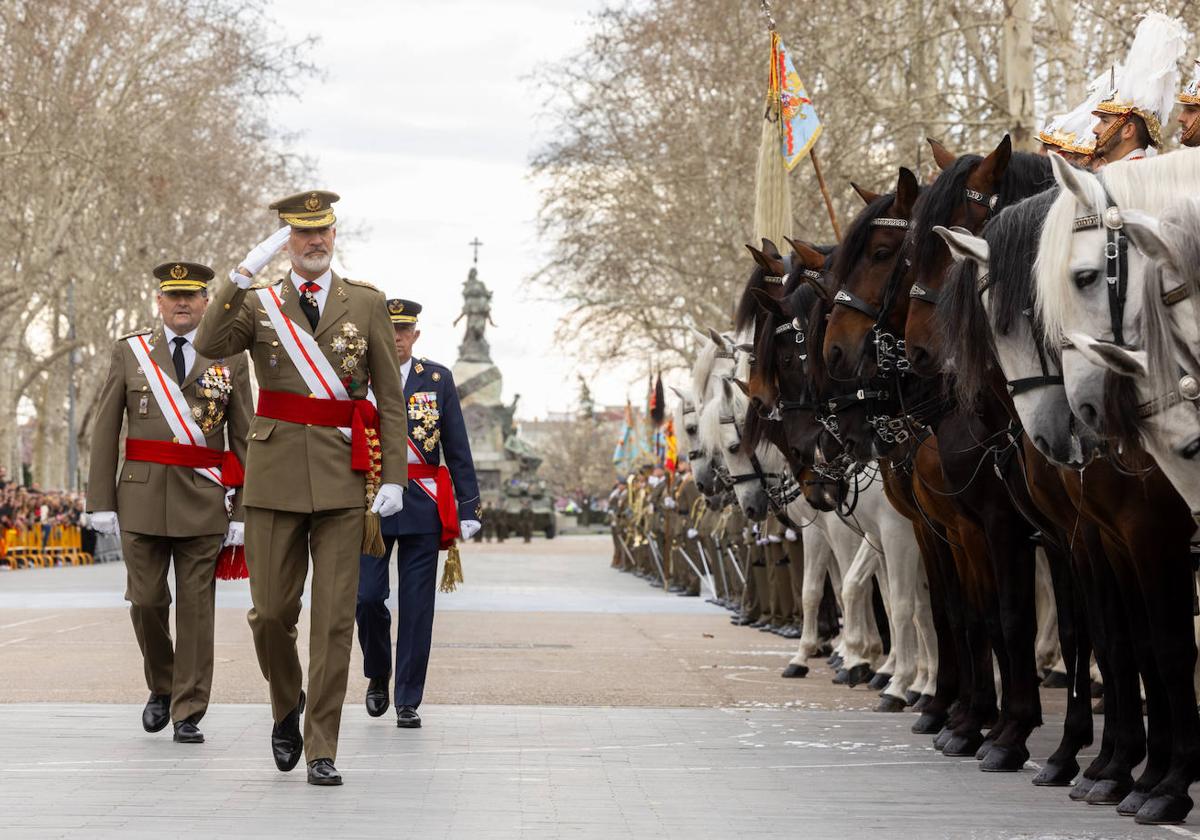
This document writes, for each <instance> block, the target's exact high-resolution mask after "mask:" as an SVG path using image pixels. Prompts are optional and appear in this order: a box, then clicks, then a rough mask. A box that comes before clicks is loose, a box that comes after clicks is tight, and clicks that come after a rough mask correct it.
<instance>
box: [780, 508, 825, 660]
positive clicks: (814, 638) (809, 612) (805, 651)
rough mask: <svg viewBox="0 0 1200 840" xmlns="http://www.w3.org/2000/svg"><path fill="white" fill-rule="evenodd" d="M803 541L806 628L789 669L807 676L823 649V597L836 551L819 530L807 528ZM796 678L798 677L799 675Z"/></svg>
mask: <svg viewBox="0 0 1200 840" xmlns="http://www.w3.org/2000/svg"><path fill="white" fill-rule="evenodd" d="M801 537H802V539H803V540H804V590H803V600H804V625H803V628H802V632H801V634H800V643H799V645H797V648H796V655H795V656H793V657H792V661H791V662H789V663H788V669H792V668H793V666H795V668H796V670H797V672H798V671H799V669H801V668H803V669H804V673H805V674H807V673H808V664H807V662H808V660H809V659H812V658H813V657H814V656H816V655H817V651H818V649H819V648H820V646H821V639H820V632H819V626H818V616H819V613H820V609H821V596H822V595H824V593H825V572H826V569H828V568H829V565H830V564H831V562H832V561H833V549H832V548H831V547H830V545H829V541H828V540H827V539H826V538H825V533H824V532H823V531H822V530H821V529H820V528H817V527H811V528H805V529H804V531H803V532H802V534H801ZM785 673H786V672H785ZM795 675H796V676H799V673H796V674H795Z"/></svg>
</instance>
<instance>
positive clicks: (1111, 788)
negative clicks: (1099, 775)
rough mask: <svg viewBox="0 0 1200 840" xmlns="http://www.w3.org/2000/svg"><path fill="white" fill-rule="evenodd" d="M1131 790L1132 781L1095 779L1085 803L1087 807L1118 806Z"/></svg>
mask: <svg viewBox="0 0 1200 840" xmlns="http://www.w3.org/2000/svg"><path fill="white" fill-rule="evenodd" d="M1131 790H1133V781H1132V780H1130V779H1097V780H1096V784H1094V785H1092V789H1091V790H1090V791H1088V795H1087V799H1086V800H1085V801H1086V802H1087V804H1089V805H1120V804H1121V800H1122V799H1124V798H1125V797H1126V796H1128V795H1129V792H1130V791H1131Z"/></svg>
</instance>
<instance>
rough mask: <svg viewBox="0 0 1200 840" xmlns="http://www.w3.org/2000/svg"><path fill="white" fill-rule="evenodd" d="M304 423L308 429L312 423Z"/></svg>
mask: <svg viewBox="0 0 1200 840" xmlns="http://www.w3.org/2000/svg"><path fill="white" fill-rule="evenodd" d="M304 425H305V426H308V428H310V429H311V428H312V423H305V424H304Z"/></svg>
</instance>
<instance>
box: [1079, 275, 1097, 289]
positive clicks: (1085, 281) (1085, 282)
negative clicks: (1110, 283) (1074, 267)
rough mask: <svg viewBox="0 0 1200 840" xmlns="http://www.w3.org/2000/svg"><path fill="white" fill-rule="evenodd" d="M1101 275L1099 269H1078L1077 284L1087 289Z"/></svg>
mask: <svg viewBox="0 0 1200 840" xmlns="http://www.w3.org/2000/svg"><path fill="white" fill-rule="evenodd" d="M1099 277H1100V272H1098V271H1076V272H1075V286H1076V287H1077V288H1080V289H1086V288H1087V287H1088V286H1090V285H1092V284H1093V283H1095V282H1096V280H1098V279H1099Z"/></svg>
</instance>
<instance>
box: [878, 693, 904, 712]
mask: <svg viewBox="0 0 1200 840" xmlns="http://www.w3.org/2000/svg"><path fill="white" fill-rule="evenodd" d="M904 705H905V704H904V701H903V700H901V699H900V698H899V697H893V696H892V695H890V694H887V695H884V696H883V697H882V698H881V699H880V701H879V705H878V706H876V707H875V711H877V712H887V713H889V714H894V713H896V712H903V711H904Z"/></svg>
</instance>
